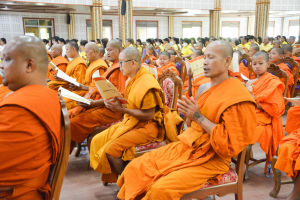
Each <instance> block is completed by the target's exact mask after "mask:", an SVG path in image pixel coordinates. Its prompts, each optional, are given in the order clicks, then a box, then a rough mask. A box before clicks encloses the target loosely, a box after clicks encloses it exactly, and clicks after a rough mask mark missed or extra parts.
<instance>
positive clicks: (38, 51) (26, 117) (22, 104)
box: [0, 36, 61, 200]
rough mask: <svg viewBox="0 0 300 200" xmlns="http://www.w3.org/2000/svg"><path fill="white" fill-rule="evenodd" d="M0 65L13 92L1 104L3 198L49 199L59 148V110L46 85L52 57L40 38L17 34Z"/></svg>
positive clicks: (0, 186)
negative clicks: (51, 168)
mask: <svg viewBox="0 0 300 200" xmlns="http://www.w3.org/2000/svg"><path fill="white" fill-rule="evenodd" d="M3 58H4V59H3V62H2V63H1V64H0V74H1V76H2V78H3V84H4V85H5V86H7V87H8V88H9V89H10V90H12V91H14V92H13V93H11V94H10V95H9V96H7V97H6V98H4V99H3V100H2V101H1V102H0V110H1V111H0V119H1V120H0V146H1V148H0V154H1V156H0V163H1V165H0V199H7V200H9V199H41V200H42V199H46V200H48V199H50V195H51V189H50V186H49V184H48V181H47V180H48V175H49V171H50V166H51V165H52V164H54V163H55V162H56V161H57V158H58V155H59V152H60V146H61V111H60V104H59V98H58V95H57V93H56V92H55V91H53V90H51V89H49V88H48V87H47V70H48V68H47V65H48V56H47V51H46V49H45V46H44V44H43V42H42V40H40V39H38V38H36V37H32V36H18V37H14V38H12V40H11V41H10V42H9V43H8V44H7V45H6V47H5V49H4V52H3Z"/></svg>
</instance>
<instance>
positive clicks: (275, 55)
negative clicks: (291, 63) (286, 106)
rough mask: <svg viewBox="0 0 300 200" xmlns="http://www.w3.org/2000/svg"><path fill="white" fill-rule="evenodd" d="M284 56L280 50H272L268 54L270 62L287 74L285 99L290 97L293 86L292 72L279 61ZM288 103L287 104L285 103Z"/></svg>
mask: <svg viewBox="0 0 300 200" xmlns="http://www.w3.org/2000/svg"><path fill="white" fill-rule="evenodd" d="M283 56H284V51H283V50H282V49H281V48H276V47H275V48H273V49H272V50H271V52H270V54H269V57H270V62H271V63H274V64H275V65H278V66H279V67H280V68H281V69H282V70H283V71H285V72H286V73H287V74H288V76H289V77H288V90H287V97H291V90H292V87H293V85H294V75H293V72H292V70H291V69H290V68H289V67H288V66H287V65H286V64H284V63H281V61H280V59H282V58H283ZM286 103H288V102H286Z"/></svg>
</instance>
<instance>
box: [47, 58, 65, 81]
mask: <svg viewBox="0 0 300 200" xmlns="http://www.w3.org/2000/svg"><path fill="white" fill-rule="evenodd" d="M51 62H52V63H53V64H54V65H56V66H57V67H58V68H59V69H60V70H61V71H63V72H66V69H67V65H68V63H69V61H68V60H67V59H66V58H64V57H62V56H57V57H56V58H54V59H53V60H51ZM53 75H55V73H54V71H53V70H52V68H51V67H50V66H49V65H48V76H47V78H48V79H50V80H51V81H54V78H53Z"/></svg>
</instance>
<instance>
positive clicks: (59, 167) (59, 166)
mask: <svg viewBox="0 0 300 200" xmlns="http://www.w3.org/2000/svg"><path fill="white" fill-rule="evenodd" d="M58 94H59V99H60V105H61V113H62V115H61V116H62V117H61V121H62V122H61V123H62V135H61V136H62V140H61V141H62V145H61V150H60V153H59V157H58V160H57V162H56V163H55V164H54V165H52V166H51V170H50V173H49V177H48V183H49V185H50V187H51V191H52V194H51V195H52V196H51V199H59V195H60V190H61V187H62V183H63V180H64V176H65V173H66V170H67V166H68V161H69V152H70V143H71V133H70V120H69V114H68V110H67V107H66V103H65V101H64V100H63V98H62V96H61V95H60V93H58Z"/></svg>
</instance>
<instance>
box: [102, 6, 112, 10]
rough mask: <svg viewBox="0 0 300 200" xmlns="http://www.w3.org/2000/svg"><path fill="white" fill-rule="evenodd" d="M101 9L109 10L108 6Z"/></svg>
mask: <svg viewBox="0 0 300 200" xmlns="http://www.w3.org/2000/svg"><path fill="white" fill-rule="evenodd" d="M102 8H103V10H110V7H109V6H103V7H102Z"/></svg>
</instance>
